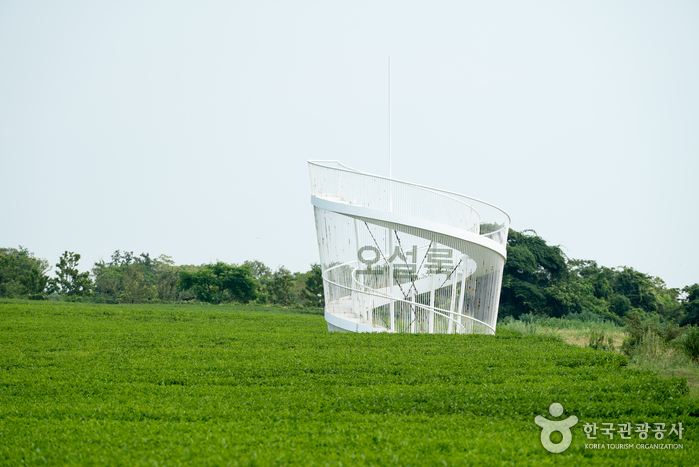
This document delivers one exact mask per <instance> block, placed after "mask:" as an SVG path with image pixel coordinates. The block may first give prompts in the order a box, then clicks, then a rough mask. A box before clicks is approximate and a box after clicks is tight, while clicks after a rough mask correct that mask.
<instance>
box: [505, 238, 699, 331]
mask: <svg viewBox="0 0 699 467" xmlns="http://www.w3.org/2000/svg"><path fill="white" fill-rule="evenodd" d="M507 255H508V257H507V262H506V263H505V270H504V275H503V283H502V293H501V296H500V312H499V316H500V317H502V318H505V317H508V316H512V317H515V318H516V317H518V316H520V315H522V314H526V313H533V314H540V315H546V316H551V317H562V316H566V315H568V314H570V313H583V312H592V313H595V314H596V315H598V316H600V317H601V318H603V319H606V320H611V321H614V322H616V323H617V324H622V323H623V318H625V317H626V316H627V315H628V314H629V313H641V314H643V315H644V316H645V315H648V316H650V315H653V316H659V317H660V318H662V319H663V320H664V321H666V322H673V323H679V321H680V319H681V317H682V316H683V314H684V315H686V317H685V320H684V323H693V322H696V323H697V324H699V301H697V302H696V303H695V304H692V303H691V300H688V301H687V302H685V304H684V305H682V306H680V303H679V301H678V296H679V290H677V289H669V288H667V286H666V285H665V283H664V282H663V281H662V280H661V279H659V278H657V277H652V276H650V275H647V274H644V273H641V272H639V271H636V270H635V269H633V268H629V267H620V268H608V267H604V266H599V265H598V264H597V263H596V262H595V261H589V260H578V259H568V258H566V256H565V255H564V254H563V252H562V251H561V249H560V247H558V246H550V245H547V244H546V242H545V241H544V240H543V239H542V238H541V237H539V236H538V235H536V232H534V231H532V230H525V231H523V232H517V231H514V230H510V233H509V237H508V245H507ZM698 287H699V286H698ZM687 290H688V289H687V288H685V291H687Z"/></svg>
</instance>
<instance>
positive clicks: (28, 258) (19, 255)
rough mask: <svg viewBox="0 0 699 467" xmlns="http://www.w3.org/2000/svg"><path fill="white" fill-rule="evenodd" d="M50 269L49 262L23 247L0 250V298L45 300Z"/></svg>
mask: <svg viewBox="0 0 699 467" xmlns="http://www.w3.org/2000/svg"><path fill="white" fill-rule="evenodd" d="M49 269H50V267H49V263H48V261H46V260H45V259H41V258H36V257H35V256H34V255H33V254H32V253H30V252H29V250H27V249H26V248H23V247H22V246H20V247H19V249H15V248H0V297H7V298H13V297H29V298H34V299H40V298H45V295H44V293H45V292H46V286H47V285H48V277H47V275H46V273H47V272H48V271H49Z"/></svg>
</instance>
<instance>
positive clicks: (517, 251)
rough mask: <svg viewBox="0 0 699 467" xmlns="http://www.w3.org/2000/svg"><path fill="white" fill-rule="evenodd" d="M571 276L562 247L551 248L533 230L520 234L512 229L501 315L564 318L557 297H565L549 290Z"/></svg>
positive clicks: (504, 278)
mask: <svg viewBox="0 0 699 467" xmlns="http://www.w3.org/2000/svg"><path fill="white" fill-rule="evenodd" d="M567 273H568V269H567V264H566V257H565V255H564V254H563V252H562V251H561V249H560V247H558V246H549V245H547V244H546V241H545V240H544V239H543V238H541V237H539V236H538V235H537V234H536V232H534V231H533V230H525V231H523V232H521V233H520V232H517V231H515V230H512V229H510V231H509V235H508V240H507V262H506V263H505V270H504V275H503V281H502V292H501V294H500V310H501V316H502V317H505V316H514V317H518V316H520V315H521V314H523V313H533V314H549V315H552V316H556V315H560V314H561V313H562V312H561V311H560V310H559V309H558V308H560V307H558V308H557V307H556V306H555V299H554V296H558V297H559V298H561V297H562V295H561V293H557V294H555V293H554V294H553V295H552V292H553V291H552V290H547V289H548V288H549V287H551V286H552V285H554V284H555V282H556V281H559V280H562V279H563V278H565V277H566V276H567ZM558 292H560V290H559V291H558Z"/></svg>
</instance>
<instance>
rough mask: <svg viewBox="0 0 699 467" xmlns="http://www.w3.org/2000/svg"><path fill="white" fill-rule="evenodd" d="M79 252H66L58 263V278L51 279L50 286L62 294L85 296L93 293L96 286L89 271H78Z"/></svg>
mask: <svg viewBox="0 0 699 467" xmlns="http://www.w3.org/2000/svg"><path fill="white" fill-rule="evenodd" d="M79 261H80V255H79V254H78V253H73V252H72V251H71V252H68V251H66V252H64V253H63V255H62V256H61V259H60V260H59V262H58V264H56V268H57V269H56V276H58V277H56V278H54V279H51V280H50V281H49V282H50V288H51V290H52V291H55V292H57V293H58V294H60V295H67V296H69V297H84V296H89V295H90V294H91V293H92V289H93V287H94V285H93V283H92V280H91V279H90V273H89V272H80V271H78V262H79Z"/></svg>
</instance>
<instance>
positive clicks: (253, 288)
mask: <svg viewBox="0 0 699 467" xmlns="http://www.w3.org/2000/svg"><path fill="white" fill-rule="evenodd" d="M179 274H180V281H179V285H178V287H179V288H180V289H181V290H191V291H192V293H194V295H195V296H196V297H197V299H199V300H201V301H203V302H208V303H221V302H224V301H237V302H241V303H248V302H250V301H251V300H254V299H255V298H256V296H257V281H255V279H254V278H253V277H252V272H251V271H250V268H249V266H246V265H243V266H236V265H230V264H226V263H224V262H221V261H218V262H217V263H215V264H207V265H204V266H201V267H200V268H199V269H197V270H196V271H193V272H190V271H186V270H181V271H180V273H179Z"/></svg>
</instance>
